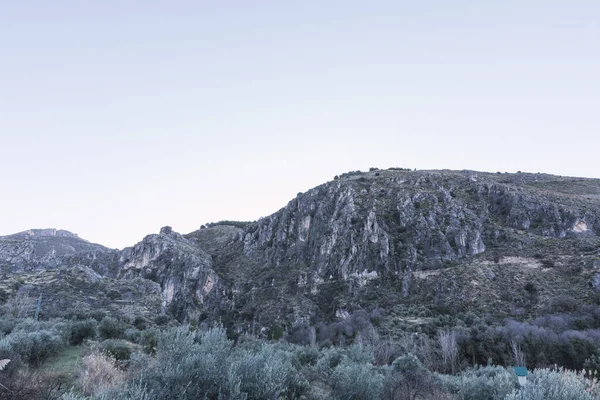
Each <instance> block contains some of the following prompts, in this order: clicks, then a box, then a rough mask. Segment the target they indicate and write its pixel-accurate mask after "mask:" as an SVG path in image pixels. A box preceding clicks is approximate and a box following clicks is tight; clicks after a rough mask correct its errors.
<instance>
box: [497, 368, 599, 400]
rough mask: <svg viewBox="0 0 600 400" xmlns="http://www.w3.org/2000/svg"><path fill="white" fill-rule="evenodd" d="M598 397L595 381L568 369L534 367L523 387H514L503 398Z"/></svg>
mask: <svg viewBox="0 0 600 400" xmlns="http://www.w3.org/2000/svg"><path fill="white" fill-rule="evenodd" d="M599 398H600V388H598V384H597V382H592V381H591V380H588V379H586V378H585V376H584V375H583V374H581V373H575V372H572V371H568V370H563V369H559V370H549V369H536V370H535V371H534V372H533V373H532V374H530V375H529V377H528V382H527V385H525V387H523V388H522V389H520V390H517V389H515V390H514V391H513V392H512V393H511V394H509V395H508V396H506V398H505V400H594V399H599Z"/></svg>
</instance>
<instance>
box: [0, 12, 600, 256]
mask: <svg viewBox="0 0 600 400" xmlns="http://www.w3.org/2000/svg"><path fill="white" fill-rule="evenodd" d="M599 21H600V1H597V0H596V1H592V0H590V1H577V0H574V1H564V0H561V1H552V0H546V1H537V0H536V1H531V0H519V1H516V0H512V1H511V0H507V1H500V0H498V1H477V2H475V1H460V0H456V1H442V0H439V1H431V0H429V1H427V0H425V1H398V0H396V1H391V0H390V1H368V2H367V1H348V0H346V1H323V0H320V1H314V0H303V1H295V2H290V1H285V2H284V1H250V0H247V1H219V2H216V1H215V2H206V1H148V0H146V1H133V0H131V1H127V0H119V1H116V0H103V1H66V0H55V1H52V2H50V1H41V0H37V1H27V0H23V1H12V0H0V179H1V180H0V183H1V187H2V196H1V197H0V234H9V233H13V232H16V231H21V230H25V229H28V228H46V227H56V228H62V229H68V230H71V231H73V232H76V233H78V234H79V235H80V236H82V237H84V238H87V239H88V240H91V241H94V242H99V243H102V244H104V245H107V246H110V247H124V246H128V245H132V244H134V243H135V242H137V241H138V240H140V239H141V238H142V237H143V236H144V235H145V234H148V233H152V232H157V231H158V229H159V228H160V227H161V226H163V225H172V226H173V228H174V229H175V230H177V231H180V232H189V231H192V230H194V229H197V228H198V227H199V226H200V225H201V224H202V223H205V222H209V221H217V220H221V219H240V220H253V219H257V218H258V217H260V216H265V215H268V214H270V213H272V212H275V211H276V210H277V209H279V208H280V207H282V206H284V205H285V204H286V203H287V201H288V200H290V199H291V198H293V197H294V196H295V195H296V193H297V192H299V191H305V190H307V189H309V188H311V187H313V186H316V185H318V184H320V183H323V182H325V181H327V180H329V179H331V178H332V177H333V176H334V175H335V174H338V173H341V172H345V171H348V170H356V169H368V168H369V167H371V166H377V167H381V168H384V167H392V166H398V167H411V168H418V169H435V168H451V169H476V170H488V171H497V170H500V171H513V172H514V171H517V170H523V171H531V172H538V171H539V172H549V173H556V174H561V175H575V176H591V177H600V162H599V161H598V151H599V149H600V135H599V133H600V132H599V128H600V112H599V109H600V23H599Z"/></svg>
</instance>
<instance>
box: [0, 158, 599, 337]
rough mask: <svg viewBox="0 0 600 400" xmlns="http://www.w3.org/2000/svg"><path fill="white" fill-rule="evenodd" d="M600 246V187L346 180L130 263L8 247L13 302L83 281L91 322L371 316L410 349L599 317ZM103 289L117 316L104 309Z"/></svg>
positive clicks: (173, 237)
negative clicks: (405, 332)
mask: <svg viewBox="0 0 600 400" xmlns="http://www.w3.org/2000/svg"><path fill="white" fill-rule="evenodd" d="M599 234H600V180H597V179H586V178H571V177H560V176H553V175H547V174H530V173H517V174H507V173H483V172H475V171H447V170H439V171H410V170H406V169H401V168H391V169H388V170H379V169H372V170H371V171H369V172H358V171H355V172H349V173H345V174H342V175H340V176H337V177H335V179H334V180H332V181H330V182H327V183H325V184H323V185H320V186H318V187H316V188H314V189H311V190H309V191H307V192H306V193H299V194H298V196H297V197H296V198H295V199H293V200H291V201H290V202H289V203H288V204H287V205H286V206H285V207H283V208H282V209H281V210H279V211H277V212H275V213H274V214H272V215H270V216H268V217H265V218H261V219H260V220H258V221H254V222H232V221H223V222H221V223H213V224H208V225H207V226H203V227H202V228H201V229H199V230H197V231H195V232H191V233H189V234H186V235H181V234H179V233H176V232H173V231H172V229H171V228H169V227H165V228H163V229H162V230H161V232H160V233H159V234H157V235H149V236H147V237H146V238H144V239H143V240H142V241H141V242H140V243H138V244H136V245H135V246H133V247H130V248H126V249H124V250H122V251H116V250H110V249H106V248H104V247H102V246H100V245H96V244H92V243H88V242H86V241H84V240H82V239H79V238H78V237H77V236H76V235H74V234H71V233H69V232H66V231H56V230H41V231H39V230H32V231H27V232H23V233H19V234H16V235H11V236H5V237H2V238H0V265H2V266H3V267H2V268H3V269H2V271H3V274H4V275H5V278H6V279H5V280H4V284H3V290H5V291H6V293H7V295H6V296H10V295H11V294H12V293H13V291H14V288H12V287H11V286H10V285H8V284H7V283H6V282H16V281H18V280H19V279H20V280H22V281H25V285H29V288H28V290H29V291H30V292H31V293H32V294H37V293H38V292H40V293H42V292H44V293H45V292H53V293H56V290H57V287H56V285H57V283H56V282H57V281H54V280H52V279H45V278H43V276H44V275H45V274H46V275H48V276H52V277H54V278H56V274H61V273H62V274H63V275H64V276H70V275H69V274H71V275H73V276H77V279H78V280H79V281H81V282H82V283H81V284H83V283H84V282H85V285H87V286H86V289H85V290H82V289H77V290H79V291H80V292H82V293H84V294H85V295H84V296H83V297H85V298H86V300H85V301H79V302H78V303H77V304H78V307H80V308H81V310H82V311H81V312H85V310H88V311H89V310H91V309H93V308H94V307H98V306H100V307H108V308H110V309H111V310H114V311H115V312H116V311H117V310H118V309H119V308H122V305H123V304H122V303H123V302H128V305H129V307H130V309H131V310H132V311H131V312H133V313H134V314H135V313H138V314H140V315H144V316H145V317H147V318H151V317H152V316H153V315H155V314H157V313H160V312H161V311H162V312H165V313H167V314H168V315H171V316H172V317H174V318H176V319H178V320H180V321H188V322H192V323H205V322H210V321H217V320H220V321H221V322H222V323H223V324H224V325H226V326H227V327H228V328H229V329H230V330H232V331H234V332H243V331H253V332H255V333H260V332H263V333H264V334H273V332H276V331H288V332H291V331H292V330H293V329H295V328H296V327H298V326H311V325H312V326H314V325H315V324H319V323H330V322H332V321H336V320H343V319H348V318H352V317H353V315H356V313H360V312H366V313H369V314H370V315H374V313H375V314H378V315H380V316H381V317H380V318H379V320H380V327H379V329H380V331H381V332H383V333H388V334H394V332H396V331H397V330H399V329H400V330H401V329H409V328H410V329H415V328H419V329H427V327H428V326H432V325H435V324H436V323H437V322H436V321H438V320H439V318H441V317H442V316H451V317H456V316H459V315H460V316H464V315H467V314H469V313H473V312H475V313H478V314H486V315H490V316H493V317H496V318H508V317H510V318H521V319H522V318H533V317H535V316H537V315H542V314H543V313H546V312H548V310H554V309H558V308H560V307H563V308H564V307H567V308H568V307H570V305H569V304H571V306H572V305H573V304H574V305H583V304H590V303H594V302H597V301H598V300H599V299H600V238H599V236H598V235H599ZM61 271H70V272H69V274H66V275H65V273H64V272H61ZM78 271H79V272H78ZM34 275H35V276H34ZM34 278H35V279H34ZM54 278H53V279H54ZM56 279H58V278H56ZM65 279H66V278H65ZM73 279H75V278H73ZM48 281H52V282H54V285H55V286H54V287H52V289H51V290H50V286H49V285H50V284H49V283H48ZM58 282H60V281H58ZM134 282H135V284H133V283H134ZM96 286H98V287H101V289H99V290H100V291H101V292H102V293H104V294H106V293H109V292H110V293H111V295H110V296H112V297H113V298H114V299H113V300H114V301H111V299H110V298H108V299H104V300H102V302H99V301H98V299H97V297H98V296H96V295H95V294H94V287H96ZM76 287H77V285H72V284H69V285H65V287H64V288H63V289H62V291H63V292H64V293H63V294H64V297H68V298H72V299H75V298H77V296H78V294H77V292H75V291H74V290H75V289H74V288H76ZM136 288H138V289H139V290H138V289H136ZM6 296H5V297H6ZM80 296H81V295H80ZM86 296H87V297H86ZM145 296H148V299H150V300H148V301H146V297H145ZM94 299H96V300H94ZM119 302H121V303H119ZM100 303H102V304H100ZM56 304H59V303H58V302H56ZM99 304H100V305H99ZM46 311H47V312H48V313H49V314H52V313H58V312H57V310H54V309H52V307H49V308H48V309H47V310H46Z"/></svg>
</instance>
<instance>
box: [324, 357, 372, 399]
mask: <svg viewBox="0 0 600 400" xmlns="http://www.w3.org/2000/svg"><path fill="white" fill-rule="evenodd" d="M331 385H332V387H333V393H334V395H335V397H336V398H337V399H340V400H370V399H373V400H375V399H379V398H380V397H381V393H382V391H383V376H382V375H381V374H380V373H378V372H377V369H376V368H374V367H373V366H371V365H369V364H356V363H353V362H351V361H345V362H343V363H342V364H340V365H338V366H337V367H336V368H335V370H334V371H333V374H332V376H331Z"/></svg>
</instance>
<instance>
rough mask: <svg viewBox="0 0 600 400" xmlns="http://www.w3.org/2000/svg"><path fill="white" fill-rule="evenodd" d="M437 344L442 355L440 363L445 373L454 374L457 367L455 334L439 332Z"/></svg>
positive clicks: (452, 332)
mask: <svg viewBox="0 0 600 400" xmlns="http://www.w3.org/2000/svg"><path fill="white" fill-rule="evenodd" d="M438 342H439V344H440V350H441V355H442V363H443V365H444V368H445V369H446V372H448V371H449V372H450V373H452V374H454V373H456V370H457V367H458V343H457V341H456V332H454V331H440V333H439V334H438Z"/></svg>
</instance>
